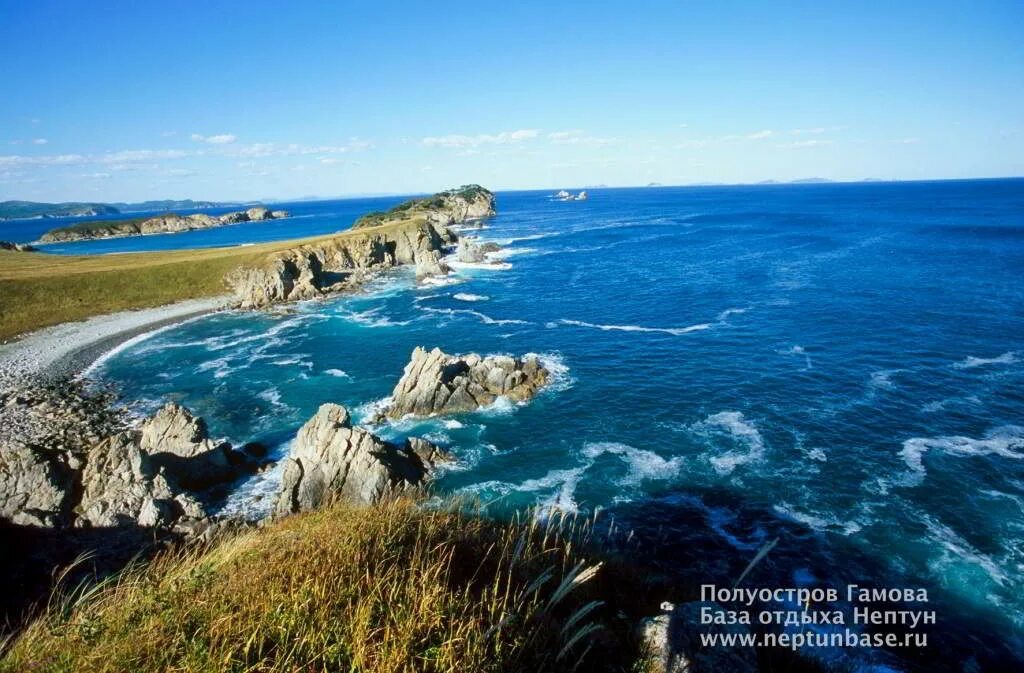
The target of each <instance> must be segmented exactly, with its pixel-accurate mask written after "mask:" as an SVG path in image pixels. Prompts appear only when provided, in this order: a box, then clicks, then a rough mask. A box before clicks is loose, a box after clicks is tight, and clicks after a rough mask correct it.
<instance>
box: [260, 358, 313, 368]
mask: <svg viewBox="0 0 1024 673" xmlns="http://www.w3.org/2000/svg"><path fill="white" fill-rule="evenodd" d="M269 357H275V356H269ZM270 364H272V365H275V366H277V367H291V366H297V367H303V368H305V369H312V368H313V363H312V362H310V361H309V360H306V359H305V358H304V357H303V356H301V355H294V356H291V357H284V358H278V359H275V360H272V361H271V363H270Z"/></svg>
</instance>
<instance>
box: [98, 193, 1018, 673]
mask: <svg viewBox="0 0 1024 673" xmlns="http://www.w3.org/2000/svg"><path fill="white" fill-rule="evenodd" d="M310 207H311V208H312V207H314V206H310ZM316 207H319V208H322V209H324V208H326V210H322V211H321V213H324V212H337V211H335V210H331V208H334V207H335V206H329V205H325V204H321V205H320V206H316ZM498 210H499V215H498V216H497V217H495V218H493V219H491V220H490V221H488V222H487V223H486V226H485V227H484V228H482V229H480V230H479V231H478V232H477V233H478V234H479V235H480V236H481V237H482V238H485V239H487V240H492V241H497V242H498V243H501V244H502V245H504V246H505V250H504V253H503V259H502V262H504V264H503V265H502V266H501V267H500V268H489V269H485V268H474V267H468V268H467V267H462V268H459V269H458V272H457V274H456V275H454V276H453V277H451V278H450V279H448V281H447V282H446V283H445V284H438V285H429V286H420V287H417V286H416V285H415V283H414V281H413V278H412V276H411V273H410V272H409V271H407V270H404V271H398V272H395V273H393V274H390V275H388V276H384V277H381V278H380V279H379V280H378V281H376V282H375V283H373V284H372V286H370V287H368V288H367V290H366V291H365V292H364V293H362V294H360V295H357V296H350V297H344V298H336V299H332V300H328V301H318V302H307V303H303V304H298V305H294V306H289V307H284V308H282V309H281V310H279V311H277V312H272V313H224V314H219V315H214V316H210V317H206V318H202V319H198V320H194V321H191V322H189V323H187V324H184V325H180V326H177V327H174V328H171V329H165V330H162V331H160V332H158V333H156V334H153V335H151V336H150V337H149V338H146V339H141V340H136V341H134V342H132V343H130V344H129V345H127V346H126V347H124V348H122V349H121V350H119V351H118V352H116V353H114V354H112V355H111V356H110V357H108V358H106V359H105V360H103V361H102V362H101V363H99V364H98V365H97V366H96V367H95V368H94V370H93V371H92V372H91V373H92V375H93V376H96V377H98V378H100V379H103V380H106V381H110V382H114V383H116V384H117V385H118V386H119V387H120V389H121V391H122V393H123V394H124V396H125V397H126V398H127V399H134V400H138V402H137V407H138V411H139V412H140V413H142V412H145V411H149V410H152V409H154V408H156V407H157V406H158V405H160V404H161V403H162V402H163V401H164V400H167V399H175V400H178V401H180V402H182V403H184V404H186V405H188V406H189V407H191V408H192V409H193V410H194V411H195V412H196V413H198V414H200V415H202V416H204V417H205V418H206V419H207V422H208V424H209V426H210V428H211V430H212V432H213V434H215V435H217V436H223V437H225V438H228V439H230V440H231V441H233V442H236V443H240V442H246V441H260V442H264V443H266V444H268V445H270V446H272V447H274V450H275V451H276V453H277V455H284V454H285V453H286V452H287V449H288V442H289V441H290V440H291V438H292V437H293V436H294V434H295V431H296V430H297V429H298V427H299V426H300V425H301V424H302V423H303V422H304V421H305V420H306V419H308V418H309V417H310V416H311V415H312V414H313V413H314V412H315V410H316V409H317V407H318V406H319V405H320V404H322V403H324V402H328V401H330V402H338V403H341V404H344V405H347V406H349V407H350V408H351V409H353V410H354V412H355V415H356V418H357V419H363V418H366V417H368V416H369V414H370V413H371V411H372V409H373V406H374V405H375V404H379V402H380V400H382V399H383V398H385V397H386V396H387V395H388V394H389V392H390V391H391V389H392V387H393V386H394V384H395V383H396V382H397V380H398V378H399V377H400V375H401V372H402V368H403V366H404V365H405V363H406V362H407V361H408V358H409V355H410V352H411V351H412V349H413V348H414V347H415V346H417V345H422V346H426V347H433V346H439V347H441V348H442V349H444V350H445V351H448V352H452V353H456V352H467V351H476V352H481V353H513V354H521V353H527V352H535V353H539V354H541V355H543V356H544V358H545V359H546V361H547V362H548V363H549V364H550V366H551V367H552V368H553V370H554V371H556V373H557V376H556V380H555V383H554V384H553V385H552V386H551V387H550V388H549V389H548V390H546V391H545V392H544V393H543V394H541V395H540V396H539V397H538V398H536V399H535V400H533V401H532V402H530V403H529V404H526V405H522V406H517V405H513V404H501V403H499V404H496V405H494V406H493V407H491V408H488V409H484V410H481V411H479V412H476V413H469V414H463V415H459V416H455V417H449V418H438V419H429V420H424V421H415V422H414V421H401V422H396V423H392V424H389V425H386V426H383V427H380V428H378V432H379V433H380V434H382V435H384V436H387V437H393V438H399V437H403V436H407V435H421V436H425V437H427V438H428V439H431V440H433V441H436V442H438V443H441V444H444V445H445V446H448V447H449V448H450V450H451V451H452V452H453V453H454V454H455V455H456V456H457V457H458V463H457V465H456V466H455V467H454V468H453V469H451V470H449V471H448V472H446V473H445V474H444V475H443V476H442V477H441V478H440V480H439V482H438V487H439V488H440V489H441V490H443V491H448V492H458V493H467V494H473V495H476V496H479V497H480V498H481V499H482V500H483V501H484V502H494V503H498V504H500V506H501V507H513V508H515V507H528V506H532V505H536V504H545V505H551V506H554V507H558V508H561V509H565V510H576V511H580V512H583V513H588V514H589V513H592V512H594V511H595V509H598V508H601V509H604V510H606V512H605V513H606V514H610V515H611V516H614V517H615V520H616V525H617V526H620V527H628V528H632V529H634V530H635V531H636V536H635V539H634V541H633V543H635V544H636V545H638V547H639V548H641V549H642V550H643V553H644V554H645V555H646V556H647V557H648V558H650V559H655V560H656V561H657V562H659V563H660V564H662V566H663V567H664V568H667V569H668V570H669V571H670V572H673V573H675V574H676V575H677V576H678V578H679V581H680V583H682V584H688V585H693V586H696V585H697V584H700V583H718V584H719V585H731V583H732V581H734V580H735V579H736V578H737V576H738V575H739V573H740V572H742V570H743V568H744V567H745V566H746V564H747V563H748V562H749V561H750V559H751V558H752V557H753V556H754V554H755V553H756V552H757V550H758V549H759V548H760V547H761V546H762V545H763V544H764V543H766V542H767V541H769V540H771V539H775V538H778V539H779V543H778V545H777V546H776V548H775V549H774V550H773V551H772V552H771V553H770V554H769V555H768V557H767V559H766V560H765V561H764V562H762V563H761V564H760V565H759V566H757V568H755V570H754V571H753V572H752V574H751V575H750V576H749V578H748V580H747V581H746V584H747V585H753V586H775V585H780V586H794V585H798V586H804V585H807V586H839V587H842V586H844V585H845V583H846V582H855V583H858V584H861V585H871V586H878V587H925V588H927V589H928V590H929V592H930V595H931V596H932V600H933V603H932V604H931V606H930V607H933V608H934V609H936V610H937V611H938V622H939V623H938V624H937V626H936V627H935V630H934V633H935V634H936V635H935V636H934V637H933V639H932V641H930V643H929V648H928V649H927V651H925V652H908V651H856V652H853V651H847V652H819V653H817V656H820V657H822V658H823V659H825V660H827V662H829V663H836V662H841V663H842V665H844V666H846V665H851V666H855V667H857V668H860V669H861V670H997V669H995V668H992V667H993V666H998V665H1009V664H1007V662H1016V663H1015V664H1013V665H1018V664H1019V662H1021V661H1024V654H1022V653H1024V637H1022V633H1024V631H1022V629H1024V385H1022V384H1024V181H1021V180H1002V181H997V180H992V181H963V182H959V181H958V182H930V183H929V182H921V183H900V184H889V183H877V184H876V183H871V184H850V185H838V184H837V185H792V186H758V187H706V188H704V187H702V188H652V189H614V190H613V189H608V190H593V191H592V192H591V199H590V200H589V201H585V202H556V201H552V200H550V199H549V194H548V193H546V192H544V193H542V192H514V193H502V194H499V195H498ZM346 217H347V216H346ZM332 218H335V219H332ZM343 219H344V218H342V217H336V216H333V215H323V214H321V215H318V216H312V217H310V218H309V220H311V222H310V225H309V226H311V227H312V226H314V225H315V226H322V227H324V229H323V230H325V231H329V230H333V229H336V228H341V227H342V226H343V225H344V222H342V220H343ZM260 226H264V225H260ZM238 231H240V229H239V230H238ZM249 231H252V232H255V231H257V229H256V228H251V229H250V230H249ZM185 236H189V235H182V236H181V237H180V239H184V237H185ZM171 239H176V237H173V236H170V237H149V238H146V239H135V241H133V242H131V243H129V241H131V239H122V240H120V241H117V242H114V241H111V242H108V243H110V244H114V243H116V244H117V245H141V244H145V245H148V246H157V247H159V246H160V245H165V243H164V241H167V240H171ZM166 245H170V244H166ZM91 251H95V252H98V251H100V249H95V250H91ZM275 478H276V473H275V472H274V471H271V472H269V473H268V474H267V475H261V476H260V477H258V478H255V479H253V480H250V481H247V482H245V483H243V484H240V485H239V487H238V489H237V491H236V492H235V493H234V494H233V495H232V497H231V498H229V500H228V501H227V502H226V503H225V504H224V507H225V508H226V509H228V510H229V511H242V512H247V513H249V514H252V515H256V514H258V513H260V512H261V511H265V509H266V507H267V505H268V500H269V499H268V497H267V494H268V493H271V492H272V491H273V488H274V486H275V483H274V479H275ZM496 506H497V505H496ZM851 661H852V662H853V663H852V664H851V663H850V662H851ZM965 667H966V668H965ZM1006 670H1010V669H1009V668H1008V669H1006Z"/></svg>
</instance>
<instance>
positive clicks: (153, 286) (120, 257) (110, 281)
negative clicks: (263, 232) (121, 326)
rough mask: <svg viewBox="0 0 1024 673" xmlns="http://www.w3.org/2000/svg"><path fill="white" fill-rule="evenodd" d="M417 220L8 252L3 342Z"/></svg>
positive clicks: (208, 292) (2, 264)
mask: <svg viewBox="0 0 1024 673" xmlns="http://www.w3.org/2000/svg"><path fill="white" fill-rule="evenodd" d="M416 223H418V220H417V219H416V218H410V219H407V220H403V221H399V222H391V223H388V224H385V225H383V226H380V227H376V228H373V229H370V230H368V229H360V230H359V231H358V232H342V233H339V234H329V235H326V236H317V237H312V238H304V239H292V240H286V241H275V242H272V243H263V244H259V245H252V246H234V247H229V248H204V249H195V250H169V251H160V252H140V253H122V254H112V255H51V254H47V253H44V252H14V251H8V250H0V341H4V340H9V339H11V338H14V337H16V336H18V335H21V334H24V333H26V332H31V331H33V330H37V329H40V328H42V327H48V326H50V325H56V324H59V323H62V322H68V321H72V320H83V319H85V318H89V317H91V316H95V315H102V314H105V313H113V312H115V311H123V310H127V309H141V308H152V307H154V306H162V305H164V304H170V303H173V302H176V301H182V300H185V299H197V298H200V297H213V296H217V295H220V294H224V293H225V292H227V291H228V288H227V286H226V285H225V284H224V276H225V275H226V274H227V273H228V272H230V271H232V270H233V269H235V268H237V267H239V266H253V265H257V264H260V263H262V262H263V261H264V260H266V259H267V258H268V257H269V256H270V255H272V254H273V253H275V252H281V251H284V250H288V249H290V248H296V247H301V246H303V245H309V244H315V243H318V242H322V241H326V240H330V239H334V238H339V237H347V236H364V235H366V234H368V233H369V234H373V233H374V229H375V230H379V231H387V230H390V229H393V228H396V227H401V226H407V225H412V224H416Z"/></svg>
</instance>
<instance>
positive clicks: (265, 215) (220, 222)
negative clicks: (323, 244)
mask: <svg viewBox="0 0 1024 673" xmlns="http://www.w3.org/2000/svg"><path fill="white" fill-rule="evenodd" d="M285 217H288V212H287V211H284V210H273V211H272V210H270V209H268V208H264V207H262V206H258V207H255V208H249V209H248V210H239V211H237V212H233V213H226V214H224V215H207V214H205V213H195V214H193V215H176V214H174V213H169V214H167V215H158V216H156V217H139V218H134V219H129V220H99V221H93V222H82V223H81V224H75V225H72V226H70V227H60V228H59V229H51V230H50V231H48V232H46V233H45V234H43V236H42V238H40V239H39V240H40V241H41V242H43V243H64V242H69V241H90V240H94V239H97V238H120V237H123V236H145V235H147V234H174V233H180V232H183V231H194V230H196V229H211V228H213V227H222V226H224V225H226V224H238V223H240V222H261V221H263V220H279V219H283V218H285Z"/></svg>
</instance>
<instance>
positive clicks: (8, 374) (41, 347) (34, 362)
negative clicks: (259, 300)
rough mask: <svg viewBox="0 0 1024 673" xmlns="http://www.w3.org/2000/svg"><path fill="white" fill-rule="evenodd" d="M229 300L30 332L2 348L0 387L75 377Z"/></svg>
mask: <svg viewBox="0 0 1024 673" xmlns="http://www.w3.org/2000/svg"><path fill="white" fill-rule="evenodd" d="M229 300H230V296H229V295H219V296H216V297H210V298H205V299H188V300H185V301H181V302H176V303H173V304H165V305H163V306H157V307H154V308H145V309H138V310H134V311H119V312H117V313H108V314H106V315H100V316H94V317H91V318H88V319H86V320H82V321H76V322H66V323H61V324H59V325H54V326H52V327H45V328H43V329H41V330H38V331H35V332H30V333H28V334H26V335H24V336H22V337H20V338H18V339H16V340H14V341H12V342H10V343H6V344H0V387H6V386H10V385H13V384H17V383H19V382H24V381H26V380H31V379H44V380H58V379H61V378H68V377H74V376H77V375H79V374H82V373H83V372H85V371H86V370H88V369H89V368H90V367H91V366H92V365H93V364H94V363H95V362H97V361H98V360H99V359H100V358H101V357H103V356H104V355H106V354H107V353H110V352H111V351H113V350H115V349H116V348H117V347H118V346H120V345H122V344H124V343H125V342H127V341H129V340H131V339H134V338H136V337H140V336H142V335H145V334H147V333H149V332H152V331H155V330H158V329H161V328H164V327H170V326H172V325H175V324H178V323H181V322H185V321H187V320H191V319H194V318H198V317H201V316H204V315H207V314H210V313H214V312H216V311H219V310H221V309H224V308H226V307H227V306H228V303H229Z"/></svg>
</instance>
